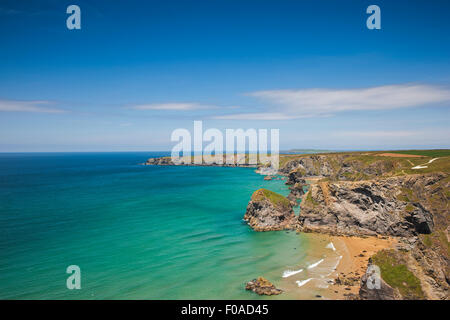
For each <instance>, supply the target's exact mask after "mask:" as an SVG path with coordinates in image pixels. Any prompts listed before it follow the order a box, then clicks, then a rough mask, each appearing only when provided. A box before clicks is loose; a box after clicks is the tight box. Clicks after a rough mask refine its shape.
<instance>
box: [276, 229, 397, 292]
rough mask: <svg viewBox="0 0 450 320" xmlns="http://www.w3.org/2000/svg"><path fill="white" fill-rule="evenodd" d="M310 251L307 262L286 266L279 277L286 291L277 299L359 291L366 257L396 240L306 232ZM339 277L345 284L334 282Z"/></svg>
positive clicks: (280, 284)
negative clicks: (284, 275)
mask: <svg viewBox="0 0 450 320" xmlns="http://www.w3.org/2000/svg"><path fill="white" fill-rule="evenodd" d="M307 238H308V242H309V243H308V244H309V245H308V246H309V250H308V251H309V253H308V256H307V257H306V264H305V265H304V266H301V267H297V268H287V270H286V271H288V272H289V273H288V274H291V275H289V276H287V277H285V278H283V279H282V280H281V282H280V283H279V286H280V288H282V289H283V290H285V294H282V295H280V296H279V298H280V299H283V296H284V299H286V298H287V299H302V300H304V299H307V300H310V299H314V300H317V299H332V300H340V299H346V295H348V294H358V291H359V286H360V279H361V276H362V275H363V274H364V273H365V271H366V268H367V263H368V259H369V257H371V256H372V255H374V254H375V253H376V252H377V251H379V250H381V249H385V248H388V247H391V246H392V245H393V244H394V243H395V242H396V241H395V239H381V238H377V237H367V238H360V237H345V236H330V235H324V234H314V233H310V234H307ZM338 277H339V279H341V282H343V283H344V284H340V285H339V284H336V279H337V278H338Z"/></svg>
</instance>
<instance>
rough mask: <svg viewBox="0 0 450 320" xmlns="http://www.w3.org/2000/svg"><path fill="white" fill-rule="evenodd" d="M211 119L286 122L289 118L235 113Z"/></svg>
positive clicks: (285, 116)
mask: <svg viewBox="0 0 450 320" xmlns="http://www.w3.org/2000/svg"><path fill="white" fill-rule="evenodd" d="M212 118H213V119H218V120H249V119H251V120H288V119H290V118H291V117H290V116H289V115H286V114H283V113H276V112H275V113H270V112H267V113H264V112H261V113H236V114H226V115H220V116H213V117H212Z"/></svg>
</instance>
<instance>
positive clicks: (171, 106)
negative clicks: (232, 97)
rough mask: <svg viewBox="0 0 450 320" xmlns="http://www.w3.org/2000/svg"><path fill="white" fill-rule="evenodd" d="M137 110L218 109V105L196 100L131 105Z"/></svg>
mask: <svg viewBox="0 0 450 320" xmlns="http://www.w3.org/2000/svg"><path fill="white" fill-rule="evenodd" d="M130 108H131V109H135V110H178V111H183V110H184V111H188V110H198V109H217V108H218V107H217V106H213V105H203V104H200V103H196V102H171V103H153V104H140V105H136V106H132V107H130Z"/></svg>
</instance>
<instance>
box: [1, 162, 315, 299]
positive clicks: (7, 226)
mask: <svg viewBox="0 0 450 320" xmlns="http://www.w3.org/2000/svg"><path fill="white" fill-rule="evenodd" d="M159 155H163V154H161V153H54V154H52V153H28V154H0V298H1V299H261V297H259V296H257V295H255V294H253V293H250V292H247V291H245V290H244V284H245V282H246V281H248V280H251V279H253V278H255V277H257V276H261V275H262V276H265V277H267V278H268V279H270V280H271V281H273V282H274V283H277V282H278V281H281V275H282V272H283V270H285V269H286V266H294V267H295V266H297V265H300V264H302V261H303V260H302V259H304V258H305V256H306V249H307V246H308V241H307V239H306V238H305V237H304V236H303V235H301V234H300V235H299V234H296V233H295V232H285V231H280V232H266V233H257V232H253V231H252V230H251V229H250V228H249V227H248V226H247V225H246V224H245V223H244V222H243V221H242V217H243V215H244V213H245V208H246V206H247V203H248V201H249V198H250V196H251V194H252V193H253V191H255V190H256V189H257V188H260V187H266V188H268V189H271V190H273V191H277V192H281V193H283V194H285V195H287V188H286V186H284V184H283V181H281V180H273V181H264V180H263V176H261V175H258V174H255V173H254V169H250V168H218V167H181V166H178V167H171V166H166V167H164V166H141V165H138V164H139V163H141V162H144V161H145V160H146V159H147V158H148V157H151V156H159ZM69 265H78V266H79V267H80V268H81V287H82V288H81V290H68V289H67V288H66V279H67V277H68V274H66V272H65V271H66V268H67V266H69ZM283 298H284V299H286V298H289V295H283Z"/></svg>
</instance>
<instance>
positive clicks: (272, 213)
mask: <svg viewBox="0 0 450 320" xmlns="http://www.w3.org/2000/svg"><path fill="white" fill-rule="evenodd" d="M244 220H246V221H248V224H249V225H250V227H252V228H253V229H254V230H255V231H273V230H284V229H295V228H296V227H297V217H296V216H295V214H294V211H293V209H292V204H291V203H290V202H289V200H288V199H286V198H285V197H283V196H282V195H280V194H278V193H275V192H273V191H270V190H267V189H259V190H257V191H255V192H254V193H253V195H252V197H251V199H250V202H249V203H248V206H247V211H246V213H245V215H244Z"/></svg>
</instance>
